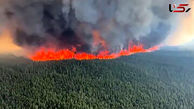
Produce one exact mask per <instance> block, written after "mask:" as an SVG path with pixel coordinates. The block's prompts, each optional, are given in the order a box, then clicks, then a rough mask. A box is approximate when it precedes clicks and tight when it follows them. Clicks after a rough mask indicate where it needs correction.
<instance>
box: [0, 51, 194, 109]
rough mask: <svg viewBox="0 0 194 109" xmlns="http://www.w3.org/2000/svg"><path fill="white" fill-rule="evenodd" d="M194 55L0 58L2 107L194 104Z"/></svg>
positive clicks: (120, 108) (172, 107)
mask: <svg viewBox="0 0 194 109" xmlns="http://www.w3.org/2000/svg"><path fill="white" fill-rule="evenodd" d="M193 78H194V54H193V53H190V52H181V51H157V52H154V53H145V54H135V55H132V56H127V57H121V58H118V59H114V60H90V61H77V60H64V61H50V62H32V61H30V60H27V59H24V58H14V57H13V56H8V57H6V58H5V57H1V58H0V109H23V108H24V109H25V108H26V109H53V108H55V109H131V108H132V109H134V108H135V109H192V108H194V79H193Z"/></svg>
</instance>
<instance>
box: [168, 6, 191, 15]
mask: <svg viewBox="0 0 194 109" xmlns="http://www.w3.org/2000/svg"><path fill="white" fill-rule="evenodd" d="M188 6H189V4H179V5H178V6H176V4H173V5H172V4H169V11H170V12H173V13H183V12H189V11H190V10H191V8H187V7H188Z"/></svg>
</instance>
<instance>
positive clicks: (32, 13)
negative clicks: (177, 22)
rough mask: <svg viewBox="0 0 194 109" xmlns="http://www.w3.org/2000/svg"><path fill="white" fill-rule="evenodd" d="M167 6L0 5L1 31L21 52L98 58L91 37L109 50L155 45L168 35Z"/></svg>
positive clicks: (48, 1)
mask: <svg viewBox="0 0 194 109" xmlns="http://www.w3.org/2000/svg"><path fill="white" fill-rule="evenodd" d="M168 4H169V3H168V1H167V0H73V1H69V0H1V1H0V26H1V27H5V26H6V27H8V28H9V29H10V30H12V32H13V37H14V39H15V42H16V43H17V44H18V45H20V46H29V47H39V46H49V45H55V46H56V47H57V48H71V47H76V48H77V49H78V50H80V51H88V52H93V51H94V52H97V51H98V50H99V49H101V48H102V47H100V46H101V45H99V47H96V46H93V44H92V43H93V40H94V39H93V36H92V35H93V31H99V33H100V35H101V37H102V38H101V39H104V40H105V41H106V43H107V48H108V49H109V50H112V51H115V50H119V49H122V48H125V47H127V46H128V44H129V42H133V43H137V42H140V43H143V44H144V45H145V46H146V47H150V46H153V45H156V44H159V43H160V42H161V41H163V40H164V39H165V38H166V36H167V34H168V33H169V31H170V28H171V25H172V24H171V23H170V20H171V19H172V17H173V16H172V15H171V14H170V13H169V12H168Z"/></svg>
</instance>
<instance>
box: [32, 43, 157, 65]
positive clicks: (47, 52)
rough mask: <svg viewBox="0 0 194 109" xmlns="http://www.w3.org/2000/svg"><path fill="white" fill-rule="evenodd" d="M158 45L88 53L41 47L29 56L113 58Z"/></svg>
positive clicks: (143, 51) (44, 59)
mask: <svg viewBox="0 0 194 109" xmlns="http://www.w3.org/2000/svg"><path fill="white" fill-rule="evenodd" d="M158 49H159V46H154V47H152V48H149V49H144V46H143V45H142V44H139V45H134V46H129V47H128V49H124V50H121V51H120V52H117V53H110V51H108V50H105V51H101V52H99V53H98V54H96V55H95V54H90V53H85V52H80V53H78V52H77V51H76V49H75V48H74V49H71V50H70V49H63V50H58V51H57V50H54V49H46V48H41V49H40V50H39V51H37V52H36V53H35V54H33V55H31V56H29V57H30V59H31V60H33V61H51V60H68V59H76V60H93V59H115V58H118V57H120V56H129V55H131V54H135V53H146V52H152V51H155V50H158Z"/></svg>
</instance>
